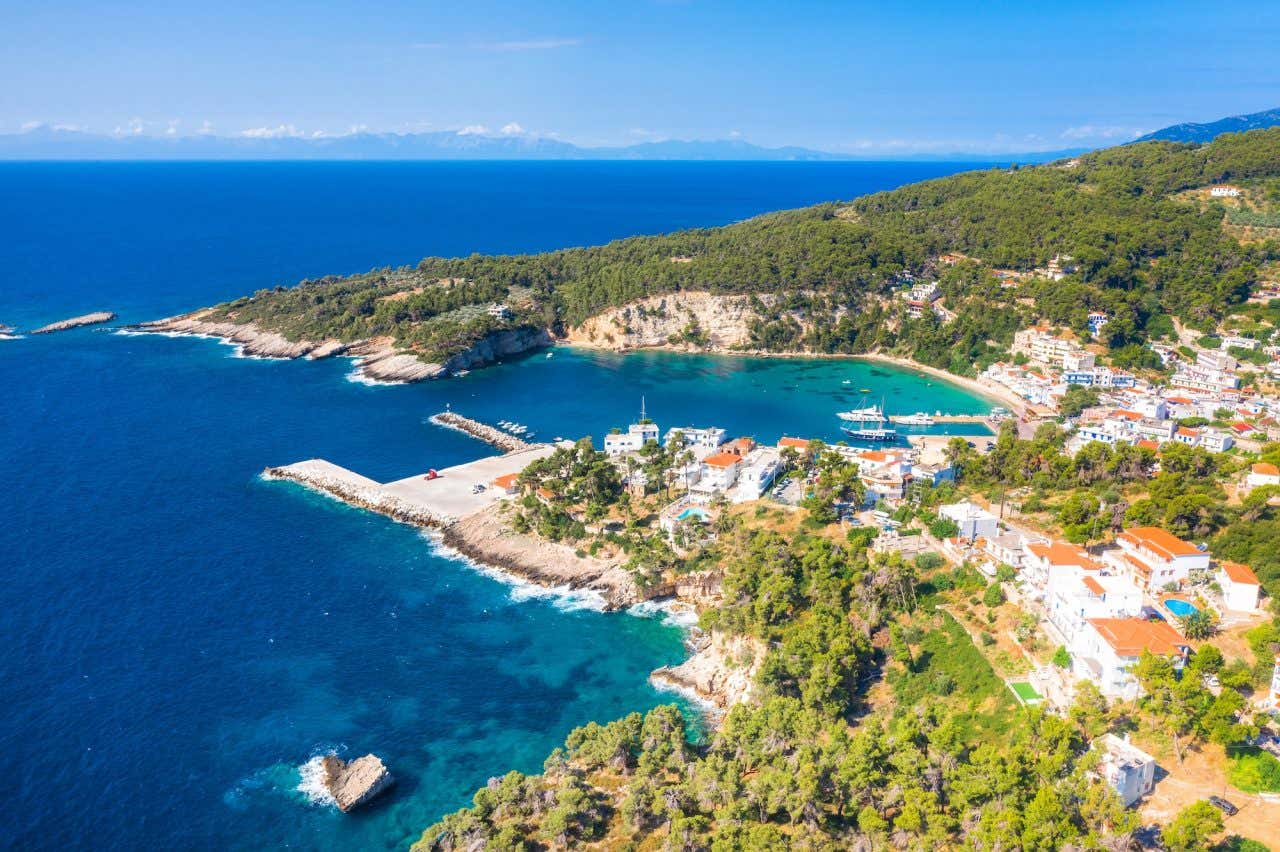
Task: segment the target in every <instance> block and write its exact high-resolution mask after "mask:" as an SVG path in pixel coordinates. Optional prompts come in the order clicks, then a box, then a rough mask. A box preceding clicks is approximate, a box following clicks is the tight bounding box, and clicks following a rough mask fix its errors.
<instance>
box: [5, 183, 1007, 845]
mask: <svg viewBox="0 0 1280 852" xmlns="http://www.w3.org/2000/svg"><path fill="white" fill-rule="evenodd" d="M579 165H580V167H579V166H576V165H574V164H553V165H550V166H548V165H546V164H462V165H459V164H347V163H344V164H303V165H295V164H164V165H129V164H111V165H102V164H62V165H53V164H31V165H23V166H15V165H0V187H2V188H3V191H0V232H2V233H4V234H5V239H4V240H0V322H7V323H12V324H16V325H19V326H23V327H29V326H33V325H36V324H40V323H44V322H48V321H51V320H55V319H59V318H62V317H65V316H70V315H73V314H78V313H83V312H86V311H89V310H95V309H100V308H106V309H114V310H116V311H118V312H120V314H121V318H122V320H123V321H137V320H142V319H149V318H153V317H157V316H163V315H167V314H172V313H175V312H178V311H181V310H184V309H188V308H190V307H192V306H196V305H202V304H208V303H210V302H213V301H216V300H218V299H224V298H230V297H233V296H236V295H239V294H241V293H244V292H249V291H252V290H254V289H256V288H258V287H264V286H273V285H275V284H278V283H284V282H292V281H296V280H298V279H300V278H302V277H305V276H314V275H320V274H324V273H329V272H342V271H351V270H358V269H366V268H369V267H372V266H374V265H378V264H382V263H402V262H411V261H413V260H414V259H416V258H417V257H419V256H421V255H422V254H425V253H428V252H441V253H459V252H469V251H473V250H476V251H518V250H529V249H543V248H552V247H555V246H559V245H566V244H574V243H585V242H594V241H599V240H602V239H608V238H611V237H616V236H623V235H625V234H628V233H633V232H637V231H657V230H662V229H664V228H670V227H674V226H679V225H692V224H717V223H720V222H725V221H731V220H732V219H735V218H741V217H743V216H747V215H751V214H752V213H757V212H762V211H764V210H768V209H772V208H776V207H783V206H789V205H795V204H802V203H810V202H815V201H819V200H822V199H825V198H831V197H852V196H853V195H856V194H858V193H860V192H866V191H872V190H875V189H881V188H886V187H889V186H893V185H896V184H899V183H903V182H906V181H909V180H916V179H920V178H923V177H927V176H930V175H931V174H941V173H945V172H946V171H954V170H957V169H958V168H959V167H958V166H956V165H954V164H913V165H903V164H879V163H878V164H830V165H829V166H827V165H818V166H814V167H808V166H803V167H796V168H792V167H791V165H792V164H764V165H761V164H706V165H705V167H703V166H702V165H698V166H694V165H691V164H640V165H636V164H579ZM350 372H351V365H350V363H349V362H348V361H346V360H331V361H320V362H306V361H300V362H279V361H260V360H250V359H244V358H237V357H235V356H234V352H233V350H231V349H230V348H229V347H227V346H223V345H221V344H219V343H217V342H215V341H209V340H196V339H166V338H162V337H156V336H144V337H137V336H121V335H117V334H113V333H111V331H110V330H107V329H81V330H77V331H72V332H67V333H65V334H59V335H52V336H48V337H36V338H24V339H21V340H12V341H0V393H3V404H2V405H0V477H3V483H4V487H3V488H0V517H3V519H4V521H3V523H0V564H3V566H4V568H5V569H6V570H5V573H4V582H3V583H2V584H0V638H2V639H3V642H0V677H2V678H3V683H4V685H5V693H6V694H5V700H4V701H3V702H0V752H2V753H3V754H4V755H5V757H6V760H7V761H8V765H9V766H10V788H9V791H8V795H7V796H6V801H5V806H4V808H3V810H0V813H3V817H2V818H0V831H2V832H3V837H4V839H5V841H6V844H7V845H11V846H14V847H15V848H66V847H69V846H83V845H90V844H92V845H93V846H95V847H100V848H123V849H136V848H148V849H149V848H169V847H172V846H190V847H194V848H199V849H204V848H210V849H262V848H282V847H301V848H307V849H379V848H400V847H403V846H404V844H405V843H406V842H408V841H410V840H412V839H414V838H415V837H416V836H417V835H418V834H419V833H420V832H421V830H422V829H423V828H424V827H425V826H426V825H428V824H429V823H431V822H432V821H434V820H435V819H437V818H438V817H439V816H440V815H441V814H443V813H444V812H446V811H448V810H452V809H454V808H457V807H459V806H461V805H463V804H465V803H466V802H467V800H468V797H469V796H470V793H471V792H472V791H473V790H474V789H475V788H476V787H477V786H480V785H482V784H484V782H485V780H486V779H487V778H488V777H490V776H491V775H494V774H496V773H500V772H504V771H506V770H507V769H510V768H518V769H522V770H526V771H536V770H537V769H538V768H539V767H540V765H541V762H542V760H543V758H544V757H545V756H546V754H547V753H548V752H549V751H550V750H551V749H552V748H553V747H554V746H556V745H557V744H559V743H560V742H561V741H562V740H563V738H564V735H565V733H567V732H568V731H569V730H570V729H571V728H573V727H574V726H577V725H580V724H583V723H585V722H586V721H589V720H592V719H598V720H604V719H612V718H616V717H618V716H620V715H623V714H625V713H627V712H629V711H632V710H643V709H645V708H648V707H651V706H654V705H656V704H658V703H661V702H665V701H669V700H671V698H672V696H670V695H669V694H663V693H660V692H657V691H655V690H654V689H653V688H652V687H651V686H650V685H649V684H648V682H647V674H648V672H649V671H650V670H652V669H653V668H654V667H656V666H659V665H662V664H665V663H671V662H675V661H678V660H680V659H681V658H682V657H683V656H684V648H683V643H682V633H681V631H680V630H679V629H678V628H677V627H676V626H673V625H670V624H667V623H664V621H663V619H662V618H661V617H660V616H654V617H634V616H632V615H627V614H604V613H601V612H598V611H596V610H594V609H592V608H591V606H592V605H593V602H592V601H591V600H590V599H589V598H583V597H546V596H539V595H536V594H534V593H533V592H532V591H531V590H529V589H526V588H521V587H512V586H510V585H505V584H504V583H502V582H500V581H499V580H497V579H495V578H493V577H491V576H488V575H485V574H483V573H480V572H478V571H476V570H474V569H473V568H471V567H469V566H467V565H465V564H463V563H461V562H458V561H456V560H453V559H450V558H448V556H447V554H442V553H440V552H438V551H437V550H436V549H434V548H433V546H432V545H431V543H430V542H429V541H428V540H426V539H425V538H424V537H423V536H422V535H421V534H420V533H419V532H418V531H416V530H414V529H411V528H409V527H405V526H402V525H399V524H395V523H393V522H391V521H388V520H387V519H385V518H382V517H379V516H375V515H371V514H367V513H364V512H360V511H357V510H354V509H351V508H349V507H346V506H344V505H342V504H340V503H337V502H335V501H332V500H328V499H326V498H323V497H320V496H317V495H315V494H312V493H309V492H307V491H305V490H302V489H300V488H297V487H295V486H292V485H289V484H286V483H279V482H264V481H263V480H262V479H261V478H260V477H259V474H260V472H261V471H262V469H263V468H264V467H265V466H267V465H275V464H281V463H287V462H291V461H296V460H299V459H302V458H308V457H313V456H318V457H323V458H327V459H330V460H331V461H334V462H336V463H338V464H342V465H344V466H347V467H350V468H352V469H355V470H358V471H360V472H362V473H364V474H367V475H369V476H371V477H373V478H375V479H380V480H386V479H391V478H396V477H402V476H407V475H410V474H412V473H415V472H421V471H423V470H425V469H427V468H429V467H443V466H447V465H450V464H456V463H459V462H462V461H466V460H469V459H473V458H476V457H478V456H480V455H482V454H485V453H487V452H488V448H487V447H485V446H484V445H481V444H478V443H476V442H475V441H473V440H471V439H470V438H468V437H466V436H465V435H462V434H460V433H457V432H453V431H450V430H442V429H438V428H435V427H433V426H431V425H430V424H428V423H427V422H426V420H427V418H428V417H429V416H430V415H431V414H433V413H435V412H437V411H440V410H441V409H443V408H444V407H445V405H446V404H449V405H452V406H453V407H454V408H455V409H457V410H460V411H463V412H464V413H468V414H472V415H474V416H477V417H480V418H483V419H486V420H490V421H496V420H500V419H511V420H518V421H520V422H522V423H526V424H528V425H530V426H531V427H532V428H533V429H534V430H535V431H537V432H538V434H539V436H540V437H552V436H555V435H563V436H566V437H572V436H577V435H579V434H582V433H584V432H585V433H591V434H594V435H596V436H601V435H603V434H605V432H606V431H607V430H608V429H609V428H610V427H612V426H618V425H624V424H626V423H627V422H629V421H630V420H631V419H633V418H634V417H635V416H636V415H637V414H638V409H639V405H640V397H641V396H644V397H645V398H646V402H647V406H648V409H649V412H650V414H651V415H652V416H654V417H655V419H657V420H658V422H659V423H660V424H662V425H663V426H664V427H667V426H675V425H688V424H689V423H694V424H699V423H702V424H713V423H714V424H719V425H722V426H724V427H725V428H727V429H729V430H730V431H731V432H732V433H742V434H751V435H755V436H757V437H758V438H760V439H761V440H766V441H773V440H775V439H776V438H777V437H778V436H780V435H782V434H784V433H785V434H799V435H806V436H809V435H812V436H819V437H826V438H828V439H835V438H838V437H839V432H838V428H837V421H836V420H835V418H834V416H833V414H834V412H835V411H836V410H838V409H841V408H847V407H849V405H850V404H852V402H853V398H852V396H851V394H850V386H848V385H844V384H843V381H845V380H849V381H850V382H851V386H852V388H853V389H854V391H853V394H854V395H856V389H857V388H860V387H868V388H871V389H873V390H874V393H875V396H876V399H877V401H878V399H879V397H880V395H882V394H883V395H885V396H886V405H887V407H889V409H890V410H902V411H914V410H918V409H926V410H934V409H938V408H942V409H944V410H949V411H982V410H985V408H986V407H987V405H988V403H985V402H981V401H978V400H975V399H973V398H971V397H969V396H968V395H967V394H965V393H964V392H963V391H961V390H958V389H955V388H952V387H950V386H947V385H945V384H941V383H938V382H936V381H933V380H928V379H920V378H917V377H913V376H910V375H908V374H903V373H900V372H897V371H894V370H890V369H887V368H882V367H879V366H874V365H870V364H864V363H855V362H844V361H805V360H785V359H778V360H762V359H748V358H718V357H701V356H699V357H682V356H676V355H670V354H660V353H655V354H640V355H632V356H626V357H622V356H616V355H608V354H598V353H582V352H573V351H565V350H557V351H556V353H555V354H554V356H553V357H552V358H550V359H548V358H545V357H544V356H543V355H541V354H539V355H536V356H534V357H531V358H526V359H522V360H518V361H515V362H512V363H508V364H504V365H501V366H498V367H495V368H493V369H489V370H478V371H474V372H472V373H471V374H470V375H469V376H467V377H465V378H462V379H457V380H450V381H447V382H441V383H435V384H424V385H415V386H404V387H371V386H367V385H363V384H360V383H357V382H354V381H351V380H350V379H349V374H350ZM930 382H932V383H930ZM899 405H900V406H901V408H900V409H899V408H897V407H896V406H899ZM331 749H332V750H337V751H339V752H340V753H342V754H344V755H347V756H356V755H360V754H364V753H365V752H369V751H372V752H376V753H377V754H379V755H381V756H382V757H383V758H384V759H385V760H386V761H387V763H388V765H389V766H390V767H391V769H392V771H393V772H394V773H395V774H396V775H397V776H398V777H399V779H400V783H399V785H398V786H397V787H396V789H395V791H394V792H393V793H392V794H391V795H389V796H388V797H387V798H386V799H384V800H383V801H381V802H380V803H378V804H377V805H375V806H373V807H371V808H370V809H368V810H366V811H364V812H361V813H358V814H354V815H349V816H344V815H341V814H338V813H337V812H335V811H334V810H332V809H331V808H328V807H324V806H319V805H314V804H311V803H310V802H309V801H308V799H307V798H306V797H305V796H304V794H303V793H301V792H299V791H298V790H297V789H296V788H297V786H298V784H299V781H300V774H299V767H300V766H301V765H303V764H304V763H306V761H307V760H308V759H309V758H310V757H312V756H313V755H316V754H319V753H322V752H325V751H328V750H331Z"/></svg>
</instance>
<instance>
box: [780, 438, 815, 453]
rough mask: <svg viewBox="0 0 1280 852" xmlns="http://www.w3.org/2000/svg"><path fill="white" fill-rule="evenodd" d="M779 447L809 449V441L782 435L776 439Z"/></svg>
mask: <svg viewBox="0 0 1280 852" xmlns="http://www.w3.org/2000/svg"><path fill="white" fill-rule="evenodd" d="M778 446H779V447H795V448H796V449H797V450H807V449H809V442H808V441H807V440H806V439H804V438H788V437H786V436H783V437H781V438H779V439H778Z"/></svg>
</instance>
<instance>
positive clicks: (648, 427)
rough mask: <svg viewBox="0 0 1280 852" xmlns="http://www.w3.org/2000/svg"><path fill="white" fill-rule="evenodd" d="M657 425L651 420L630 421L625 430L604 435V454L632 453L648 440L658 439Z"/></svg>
mask: <svg viewBox="0 0 1280 852" xmlns="http://www.w3.org/2000/svg"><path fill="white" fill-rule="evenodd" d="M659 434H660V433H659V431H658V425H657V424H656V423H654V422H653V421H651V420H650V421H642V422H640V423H632V424H631V425H630V426H628V427H627V431H625V432H614V433H611V434H609V435H605V436H604V451H605V454H606V455H610V456H620V455H622V454H623V453H634V452H636V451H638V450H639V449H640V448H641V447H643V446H644V445H645V444H647V443H649V442H650V441H653V442H655V443H656V442H657V440H658V435H659Z"/></svg>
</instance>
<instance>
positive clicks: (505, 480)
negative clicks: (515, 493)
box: [493, 473, 520, 488]
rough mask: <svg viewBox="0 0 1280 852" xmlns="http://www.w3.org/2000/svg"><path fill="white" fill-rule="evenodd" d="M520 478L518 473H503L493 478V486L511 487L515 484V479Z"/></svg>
mask: <svg viewBox="0 0 1280 852" xmlns="http://www.w3.org/2000/svg"><path fill="white" fill-rule="evenodd" d="M519 478H520V474H518V473H504V474H502V476H495V477H494V478H493V485H494V487H495V488H511V487H513V486H514V485H515V484H516V480H517V479H519Z"/></svg>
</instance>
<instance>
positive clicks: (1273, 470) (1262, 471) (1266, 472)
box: [1253, 462, 1280, 476]
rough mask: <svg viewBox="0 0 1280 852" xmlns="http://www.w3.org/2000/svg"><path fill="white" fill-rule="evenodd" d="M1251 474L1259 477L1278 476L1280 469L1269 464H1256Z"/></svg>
mask: <svg viewBox="0 0 1280 852" xmlns="http://www.w3.org/2000/svg"><path fill="white" fill-rule="evenodd" d="M1253 472H1254V473H1256V474H1258V475H1259V476H1280V468H1278V467H1276V466H1275V465H1273V464H1272V463H1271V462H1256V463H1255V464H1254V466H1253Z"/></svg>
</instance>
